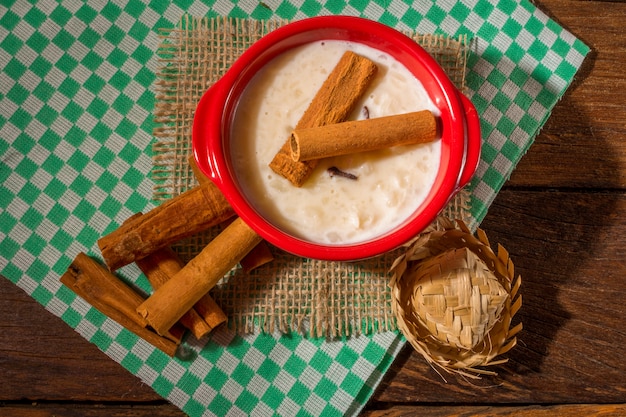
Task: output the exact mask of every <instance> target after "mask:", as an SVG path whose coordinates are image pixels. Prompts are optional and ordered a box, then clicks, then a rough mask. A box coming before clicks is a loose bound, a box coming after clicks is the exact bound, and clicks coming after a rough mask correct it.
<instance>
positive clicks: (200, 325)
mask: <svg viewBox="0 0 626 417" xmlns="http://www.w3.org/2000/svg"><path fill="white" fill-rule="evenodd" d="M136 263H137V265H138V266H139V269H141V271H142V272H143V273H144V274H145V275H146V278H148V281H150V284H151V285H152V288H154V289H155V290H157V289H159V288H161V286H163V284H165V283H166V282H167V281H169V280H170V279H171V278H172V277H173V276H175V275H176V274H177V273H178V272H179V271H180V270H181V269H182V268H183V267H184V266H185V264H184V262H183V261H182V260H181V259H180V258H179V257H178V255H177V254H176V252H174V251H173V250H172V249H171V248H169V247H165V248H161V249H159V250H157V251H156V252H154V253H151V254H150V255H148V256H146V257H145V258H143V259H139V260H137V261H136ZM226 320H227V319H226V315H225V314H224V312H223V311H222V309H221V308H220V307H219V306H218V305H217V303H216V302H215V300H213V298H211V296H210V295H209V294H205V295H204V296H203V297H202V298H200V299H199V300H198V302H197V303H196V304H195V305H194V306H193V307H192V308H191V309H190V310H189V311H187V312H186V313H185V314H183V316H182V317H181V318H180V320H179V321H180V323H181V324H182V325H183V326H184V327H186V328H187V329H189V330H190V331H191V333H192V334H193V335H194V336H195V337H196V339H200V338H202V337H204V336H206V335H207V334H209V333H210V332H211V331H213V329H214V328H216V327H217V326H219V325H221V324H222V323H224V322H226Z"/></svg>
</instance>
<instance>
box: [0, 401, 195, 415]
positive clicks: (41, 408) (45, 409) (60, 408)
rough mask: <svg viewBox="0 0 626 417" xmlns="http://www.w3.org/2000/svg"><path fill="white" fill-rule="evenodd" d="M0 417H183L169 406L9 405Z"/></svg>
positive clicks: (1, 407) (177, 410)
mask: <svg viewBox="0 0 626 417" xmlns="http://www.w3.org/2000/svg"><path fill="white" fill-rule="evenodd" d="M0 415H3V416H11V417H184V416H186V414H185V413H183V412H182V411H180V410H179V409H178V408H177V407H175V406H173V405H171V404H166V403H165V404H158V403H157V404H148V405H144V404H141V405H132V406H131V405H110V404H94V405H86V404H48V403H45V404H38V403H33V404H24V405H20V404H11V405H8V406H3V405H0Z"/></svg>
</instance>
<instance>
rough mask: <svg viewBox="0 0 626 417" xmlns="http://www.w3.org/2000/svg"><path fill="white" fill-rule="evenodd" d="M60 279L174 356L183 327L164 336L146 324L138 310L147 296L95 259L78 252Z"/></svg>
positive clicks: (165, 333) (100, 308) (171, 329)
mask: <svg viewBox="0 0 626 417" xmlns="http://www.w3.org/2000/svg"><path fill="white" fill-rule="evenodd" d="M61 282H62V283H63V284H65V285H66V286H67V287H69V288H70V289H71V290H72V291H74V292H75V293H76V294H77V295H79V296H80V297H81V298H83V299H84V300H85V301H87V302H88V303H89V304H91V305H92V306H94V307H95V308H96V309H98V310H99V311H100V312H101V313H103V314H104V315H106V316H107V317H110V318H111V319H112V320H114V321H116V322H118V323H119V324H120V325H122V326H123V327H125V328H126V329H128V330H130V331H131V332H133V333H135V334H136V335H137V336H139V337H141V338H142V339H144V340H146V341H147V342H148V343H150V344H152V345H154V346H155V347H157V348H158V349H160V350H162V351H163V352H165V353H167V354H168V355H170V356H174V354H175V353H176V349H177V348H178V345H179V344H180V342H181V338H182V335H183V332H184V330H183V329H181V328H180V327H179V326H174V325H172V327H171V328H170V330H169V331H168V332H164V333H162V336H160V335H158V334H156V333H155V332H153V331H152V330H150V329H148V328H147V325H148V323H147V321H146V320H145V319H144V318H143V317H141V316H139V315H138V314H137V312H136V309H137V307H138V306H139V305H140V304H141V303H142V302H143V301H144V298H143V297H142V296H141V295H140V294H138V293H137V292H135V291H134V290H133V289H132V288H131V287H129V286H128V285H126V284H125V283H123V282H122V281H121V280H120V279H119V278H118V277H116V276H115V275H113V274H112V273H111V272H109V271H108V270H107V269H106V268H105V267H104V266H102V265H100V264H99V263H98V262H97V261H96V260H94V259H92V258H90V257H89V256H87V255H86V254H84V253H82V252H81V253H79V254H78V255H77V256H76V258H75V259H74V261H73V262H72V263H71V264H70V266H69V268H68V269H67V271H66V272H65V273H64V274H63V275H62V276H61Z"/></svg>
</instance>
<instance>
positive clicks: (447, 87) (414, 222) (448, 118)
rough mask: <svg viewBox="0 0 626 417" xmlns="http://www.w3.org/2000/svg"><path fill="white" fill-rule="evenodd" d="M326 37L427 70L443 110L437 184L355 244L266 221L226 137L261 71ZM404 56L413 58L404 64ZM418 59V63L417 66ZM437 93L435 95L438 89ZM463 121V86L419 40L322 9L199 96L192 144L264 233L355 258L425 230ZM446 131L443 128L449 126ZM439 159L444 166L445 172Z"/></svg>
mask: <svg viewBox="0 0 626 417" xmlns="http://www.w3.org/2000/svg"><path fill="white" fill-rule="evenodd" d="M323 39H339V40H351V41H357V42H360V43H365V44H367V45H369V46H372V47H374V48H376V49H379V50H382V51H384V52H387V53H389V54H390V55H392V56H393V57H394V58H396V59H397V60H399V61H400V62H402V63H404V64H405V65H406V66H407V68H409V70H411V71H412V72H414V71H418V70H419V71H425V72H426V73H428V74H429V76H428V79H427V80H424V77H419V74H415V72H414V75H416V76H418V79H420V81H422V83H423V84H424V87H425V89H426V91H427V92H428V93H429V95H431V99H433V101H435V104H436V105H437V107H439V109H440V110H441V111H442V119H443V120H444V123H445V125H444V130H449V132H450V134H449V135H447V136H446V140H445V141H443V140H442V158H445V160H442V161H441V165H440V172H439V174H438V177H437V180H436V185H435V186H434V187H433V190H434V192H431V193H430V195H429V197H428V198H427V201H426V202H424V204H422V206H420V208H418V209H417V210H416V214H414V215H413V216H411V217H410V218H409V219H407V221H405V222H404V223H403V224H401V225H400V226H398V227H396V228H395V229H393V230H392V231H390V232H389V233H387V234H385V235H382V236H379V237H376V238H374V239H373V240H369V241H365V242H359V243H355V244H343V245H332V244H328V245H326V244H320V243H313V242H307V241H305V240H302V239H300V238H297V237H294V236H292V235H289V234H287V233H285V232H283V231H282V230H280V229H279V228H277V227H276V226H274V225H272V224H271V223H269V222H268V221H267V220H265V219H264V218H263V217H262V216H261V215H260V214H259V213H258V212H257V211H256V210H255V209H254V208H253V207H252V205H251V204H250V203H248V201H247V200H246V198H245V196H244V195H243V193H242V192H241V190H240V188H239V186H238V185H237V184H236V181H235V179H234V173H233V172H232V171H231V167H230V164H229V163H228V162H227V156H226V155H227V153H228V152H229V151H228V149H229V147H228V144H226V143H225V140H226V139H224V138H227V137H228V130H229V126H230V122H229V118H231V119H232V113H233V110H234V108H235V106H236V104H237V99H238V97H239V96H240V94H241V92H242V91H243V89H244V88H245V85H246V84H247V82H248V81H249V80H250V79H251V78H252V77H253V76H254V74H255V73H256V71H257V70H258V69H260V68H261V67H262V66H263V65H265V64H266V63H267V62H269V61H270V60H271V59H272V58H274V57H276V56H277V55H279V54H281V53H282V52H284V51H286V50H288V49H290V48H293V47H297V46H300V45H302V44H305V43H309V42H313V41H316V40H323ZM407 60H410V61H411V62H413V63H414V65H413V66H411V65H407V64H406V63H407ZM417 62H419V65H421V67H419V68H421V69H418V67H416V66H415V63H417ZM433 89H434V90H435V92H436V93H437V96H436V97H433V96H432V94H433V91H434V90H433ZM464 125H465V120H464V112H463V106H462V104H461V102H460V99H459V92H458V90H457V89H456V87H455V86H454V85H453V84H452V82H451V81H450V80H449V78H448V76H447V75H446V73H445V72H444V70H443V69H442V68H441V66H439V64H438V63H437V62H436V61H435V60H434V58H432V57H431V56H430V55H429V54H428V53H427V52H426V51H425V50H424V49H423V48H422V47H421V46H419V45H418V44H417V42H415V41H414V40H412V39H411V38H409V37H408V36H406V35H404V34H402V33H401V32H399V31H397V30H395V29H393V28H391V27H389V26H386V25H383V24H381V23H378V22H375V21H372V20H368V19H364V18H359V17H352V16H320V17H313V18H307V19H303V20H298V21H295V22H292V23H289V24H287V25H285V26H282V27H280V28H278V29H275V30H274V31H272V32H270V33H269V34H267V35H265V36H264V37H262V38H261V39H259V40H258V41H256V42H255V43H254V44H252V45H251V46H250V47H249V48H248V49H247V50H246V51H245V52H244V53H243V54H242V55H241V56H240V57H239V58H238V59H237V60H236V61H235V62H234V63H233V64H232V66H231V68H230V69H229V70H228V71H227V72H226V73H225V74H224V76H223V77H222V78H221V79H220V80H219V81H218V82H217V83H215V84H214V85H213V86H212V87H211V88H210V89H209V90H207V92H206V93H205V94H204V95H203V97H202V98H201V100H200V102H199V104H198V107H197V109H196V113H195V116H194V123H193V130H192V149H193V153H194V157H195V159H196V161H197V164H198V166H199V167H200V169H201V170H202V171H203V172H204V173H205V174H206V175H207V176H209V177H210V178H211V179H212V181H213V182H214V183H215V184H216V185H217V186H218V188H220V190H221V191H222V192H223V193H224V195H225V197H226V199H227V200H228V201H229V203H230V204H231V206H232V207H233V209H234V210H235V212H236V213H237V214H238V215H239V216H240V217H241V218H242V219H243V220H244V221H245V222H246V223H247V224H248V225H249V226H250V227H251V228H252V229H253V230H255V231H256V232H257V233H258V234H259V235H260V236H261V237H263V238H264V239H265V240H267V241H268V242H270V243H272V244H274V245H276V246H277V247H279V248H281V249H283V250H285V251H287V252H290V253H292V254H295V255H299V256H303V257H307V258H314V259H322V260H337V261H350V260H358V259H364V258H369V257H372V256H377V255H380V254H383V253H385V252H388V251H390V250H393V249H396V248H397V247H399V246H400V245H402V244H404V243H406V242H407V241H409V240H410V239H411V238H413V237H414V236H416V235H417V234H418V233H420V232H421V231H423V230H424V229H425V228H426V227H427V226H428V225H429V224H431V223H432V221H434V219H435V218H436V216H437V215H438V214H439V212H440V211H441V210H442V209H443V208H444V207H445V205H446V204H447V202H448V201H449V200H450V198H451V197H452V196H453V195H454V193H455V192H456V191H457V189H458V185H459V176H460V173H461V170H462V167H463V163H464V157H465V147H466V145H465V141H466V138H465V127H464ZM444 134H445V133H444ZM441 166H446V167H447V169H446V171H445V172H441Z"/></svg>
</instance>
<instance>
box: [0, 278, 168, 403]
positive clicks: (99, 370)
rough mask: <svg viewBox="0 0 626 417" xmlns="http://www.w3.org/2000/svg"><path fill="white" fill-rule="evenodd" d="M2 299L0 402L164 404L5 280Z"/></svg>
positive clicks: (1, 282) (0, 289)
mask: <svg viewBox="0 0 626 417" xmlns="http://www.w3.org/2000/svg"><path fill="white" fill-rule="evenodd" d="M0 294H2V296H1V297H0V317H2V320H0V334H2V337H0V370H1V371H0V373H1V374H2V380H3V381H11V383H1V384H0V401H16V400H26V401H37V400H41V399H45V400H52V401H120V400H124V401H128V402H134V401H155V400H162V398H161V397H160V396H159V395H157V394H156V393H155V392H154V391H153V390H152V388H150V387H149V386H148V385H146V384H143V383H142V382H141V381H140V380H139V379H138V378H137V377H135V376H134V375H132V374H131V373H130V372H128V371H127V370H125V369H124V368H123V367H122V366H121V365H119V364H117V363H116V362H114V361H113V360H112V359H110V358H109V357H108V356H106V355H105V354H104V353H103V352H102V351H100V350H99V349H98V348H97V347H96V346H95V345H93V344H91V343H89V342H88V341H87V340H85V339H84V338H83V337H81V336H80V335H79V334H78V333H76V332H75V331H74V330H72V329H71V328H70V327H69V326H68V325H67V324H65V323H64V322H63V321H62V320H61V319H60V318H58V317H56V316H54V315H53V314H51V313H49V312H48V311H46V310H45V309H44V308H43V307H42V306H41V305H40V304H39V303H37V302H36V301H35V300H33V299H32V298H30V297H29V296H28V295H27V294H26V293H25V292H24V291H22V290H21V289H20V288H17V287H16V286H15V285H13V284H12V283H11V282H10V281H8V280H7V279H5V278H0ZM1 414H2V413H1V412H0V415H1Z"/></svg>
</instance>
